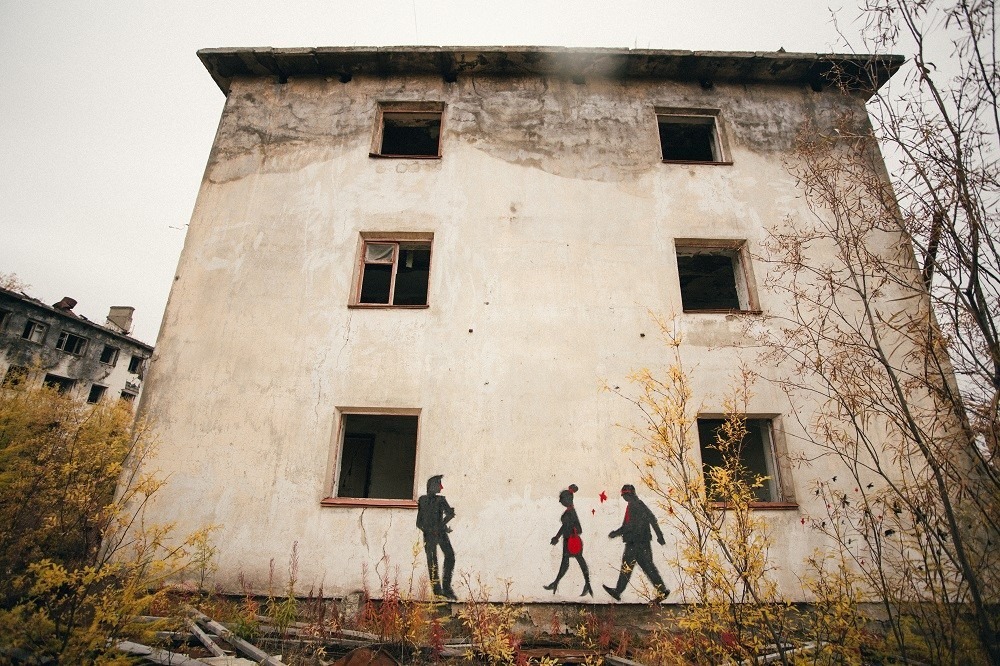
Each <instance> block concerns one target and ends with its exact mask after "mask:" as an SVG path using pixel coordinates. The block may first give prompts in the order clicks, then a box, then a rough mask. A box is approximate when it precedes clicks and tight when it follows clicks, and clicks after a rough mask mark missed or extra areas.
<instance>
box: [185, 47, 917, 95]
mask: <svg viewBox="0 0 1000 666" xmlns="http://www.w3.org/2000/svg"><path fill="white" fill-rule="evenodd" d="M198 57H199V58H200V59H201V61H202V63H204V65H205V67H206V68H207V69H208V71H209V73H210V74H211V75H212V78H213V79H214V80H215V82H216V83H217V84H218V86H219V88H221V89H222V92H224V93H226V94H227V95H228V94H229V88H230V85H231V84H232V81H233V79H236V78H242V77H275V78H277V79H278V80H279V81H285V80H287V79H289V78H299V77H338V78H340V79H341V80H342V81H349V80H350V79H351V77H353V76H355V75H370V76H397V75H403V76H405V75H436V76H442V77H444V78H445V79H446V80H449V81H453V80H455V79H456V78H457V77H459V76H463V75H469V74H473V75H483V76H560V77H566V78H584V79H586V78H587V77H599V78H610V79H616V80H628V79H663V80H672V81H699V82H702V83H704V84H708V83H714V82H738V83H773V84H784V85H810V86H812V87H813V88H814V89H817V90H818V89H821V88H823V87H827V86H829V85H830V84H831V83H832V82H833V81H834V80H835V79H836V80H837V81H838V82H839V83H841V84H842V85H845V86H846V87H847V88H848V89H850V90H853V91H859V92H864V93H867V94H869V95H870V94H872V93H874V92H875V91H876V90H878V89H879V87H881V86H882V84H883V83H885V82H886V81H888V80H889V77H891V76H892V75H893V73H894V72H895V71H896V70H897V69H899V67H900V66H901V65H902V64H903V61H904V58H903V56H899V55H880V56H874V55H840V54H823V53H784V52H728V51H659V50H649V49H593V48H564V47H548V46H475V47H472V46H456V47H446V46H386V47H341V46H333V47H316V48H271V47H254V48H218V49H202V50H200V51H198Z"/></svg>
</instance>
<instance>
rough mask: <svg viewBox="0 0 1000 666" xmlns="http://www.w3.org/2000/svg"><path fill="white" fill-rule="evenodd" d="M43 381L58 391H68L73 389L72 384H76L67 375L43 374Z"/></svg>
mask: <svg viewBox="0 0 1000 666" xmlns="http://www.w3.org/2000/svg"><path fill="white" fill-rule="evenodd" d="M44 383H45V385H46V386H48V387H49V388H54V389H56V390H57V391H59V392H60V393H69V392H70V391H71V390H72V389H73V385H74V384H76V382H75V381H73V380H72V379H70V378H69V377H60V376H59V375H45V382H44Z"/></svg>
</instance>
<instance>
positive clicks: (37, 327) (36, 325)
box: [21, 319, 49, 344]
mask: <svg viewBox="0 0 1000 666" xmlns="http://www.w3.org/2000/svg"><path fill="white" fill-rule="evenodd" d="M48 330H49V327H48V326H47V325H46V324H42V323H41V322H37V321H34V320H32V319H29V320H28V321H26V322H24V331H23V332H22V333H21V337H22V338H24V339H25V340H30V341H31V342H37V343H39V344H41V343H42V341H43V340H45V332H46V331H48Z"/></svg>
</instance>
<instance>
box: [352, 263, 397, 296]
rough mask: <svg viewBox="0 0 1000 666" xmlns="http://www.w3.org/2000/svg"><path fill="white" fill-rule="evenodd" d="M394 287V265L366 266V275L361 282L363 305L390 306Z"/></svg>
mask: <svg viewBox="0 0 1000 666" xmlns="http://www.w3.org/2000/svg"><path fill="white" fill-rule="evenodd" d="M391 286H392V264H365V274H364V276H363V277H362V280H361V297H360V299H359V300H360V301H361V302H362V303H382V304H386V305H388V303H389V291H390V288H391Z"/></svg>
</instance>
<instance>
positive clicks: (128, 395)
mask: <svg viewBox="0 0 1000 666" xmlns="http://www.w3.org/2000/svg"><path fill="white" fill-rule="evenodd" d="M136 397H138V394H137V393H132V392H131V391H122V392H121V396H120V399H121V400H124V401H125V402H135V399H136Z"/></svg>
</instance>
